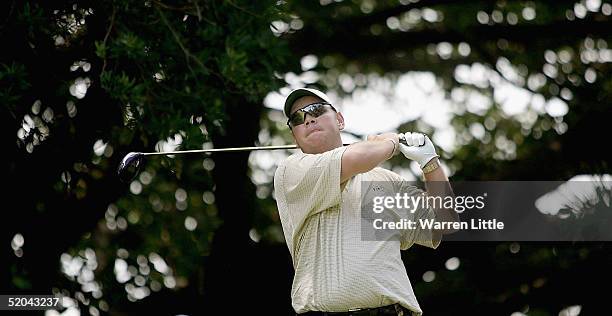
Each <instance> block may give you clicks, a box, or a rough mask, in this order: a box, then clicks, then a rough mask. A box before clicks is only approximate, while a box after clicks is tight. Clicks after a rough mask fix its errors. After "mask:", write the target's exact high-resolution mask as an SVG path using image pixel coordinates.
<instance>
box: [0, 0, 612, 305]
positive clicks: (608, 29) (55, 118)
mask: <svg viewBox="0 0 612 316" xmlns="http://www.w3.org/2000/svg"><path fill="white" fill-rule="evenodd" d="M0 6H1V10H0V14H1V16H0V36H1V42H2V43H3V45H2V49H0V56H1V60H0V102H1V103H2V106H1V107H0V111H1V114H0V119H1V120H2V121H1V122H0V128H1V129H2V132H1V133H0V135H1V137H2V145H3V146H2V148H3V149H2V153H3V155H2V157H3V158H4V159H5V161H6V163H4V164H3V165H4V168H3V169H2V170H3V177H2V178H3V179H4V181H5V185H4V186H3V189H2V196H3V203H2V204H3V205H2V214H3V217H2V219H1V220H0V245H1V247H0V251H1V253H2V255H1V258H0V292H1V293H6V294H49V293H58V292H62V293H64V294H65V295H67V296H70V297H73V298H74V299H75V302H78V307H79V309H80V311H81V313H82V314H83V315H85V314H92V315H96V314H98V313H102V314H110V315H129V314H138V315H144V314H154V315H176V314H181V313H184V314H200V315H201V314H220V313H224V314H246V313H255V314H270V315H286V314H290V313H291V312H292V308H291V304H290V287H291V280H292V275H293V270H292V265H291V258H290V257H289V253H288V250H287V247H286V245H285V244H284V241H283V239H282V232H281V230H280V223H279V219H278V214H277V210H276V205H275V201H274V200H273V197H272V175H273V173H274V166H275V165H276V162H275V163H273V165H269V164H268V165H267V167H266V168H263V167H262V165H261V164H258V163H257V162H256V161H252V160H253V159H252V160H251V161H250V160H249V153H241V154H236V153H232V154H216V155H212V156H211V157H208V158H206V157H202V156H197V155H196V156H180V157H178V156H177V157H176V158H159V159H150V160H149V161H148V162H147V164H146V167H145V170H144V171H145V172H143V173H142V174H141V177H140V178H137V180H136V181H135V182H133V183H130V184H123V183H121V182H119V180H118V179H117V177H116V176H115V170H116V166H117V165H118V163H119V161H120V160H121V158H122V157H123V156H124V155H125V154H126V153H128V152H130V151H153V150H156V144H158V141H160V140H168V138H169V137H170V138H172V139H174V140H177V139H178V138H177V137H176V135H180V136H179V138H180V140H181V147H180V148H184V149H198V148H202V146H203V144H205V145H204V146H211V145H212V144H214V147H216V148H222V147H235V146H252V145H254V144H257V145H270V144H284V143H290V142H291V141H292V140H291V136H290V134H289V132H288V130H287V129H286V128H285V126H284V121H283V118H282V114H281V113H280V112H279V111H277V110H273V109H270V108H268V107H265V106H264V98H265V97H266V95H268V93H270V92H272V91H278V90H279V89H281V88H282V87H285V86H286V85H287V83H286V80H287V79H288V78H289V77H288V76H286V75H285V74H287V73H292V74H294V75H296V74H301V73H302V72H303V71H305V70H304V69H303V68H301V67H300V61H301V58H302V57H303V56H306V55H314V56H316V57H317V59H318V61H319V62H318V63H317V64H316V66H315V67H314V68H313V69H310V70H311V71H315V72H316V73H317V74H319V77H318V78H319V79H318V80H315V81H314V82H306V83H308V84H311V85H314V86H316V87H319V88H321V89H323V90H325V91H333V92H334V93H336V94H338V95H339V96H344V95H350V94H351V93H353V92H354V91H356V89H363V88H367V87H368V85H369V84H370V82H369V80H368V79H367V78H370V77H369V75H371V74H376V75H378V76H379V77H384V78H387V79H389V80H390V82H396V80H397V79H398V78H399V76H400V75H402V74H405V73H411V72H416V71H421V72H430V73H433V74H434V75H435V77H436V80H437V81H436V82H437V83H438V84H439V85H440V86H441V87H442V88H443V89H444V91H445V93H446V95H447V98H448V99H453V97H452V95H453V91H455V92H456V91H458V90H455V89H463V90H462V91H465V92H466V93H467V92H470V93H471V92H474V93H479V94H480V95H482V96H484V97H485V98H487V99H489V100H491V106H490V107H488V109H486V110H485V111H483V112H478V113H474V112H472V111H469V109H468V110H466V107H467V105H466V102H465V101H462V100H455V99H453V100H454V101H453V102H454V109H455V110H454V112H455V113H454V116H453V118H452V121H451V124H452V127H453V129H454V130H455V131H456V134H457V139H458V142H459V144H460V145H459V146H457V149H456V150H453V151H452V152H445V151H443V150H442V149H440V148H438V150H439V153H440V154H441V156H442V159H443V160H444V161H445V163H446V164H447V166H448V167H449V168H450V169H451V170H452V172H453V175H452V178H453V179H454V180H560V181H566V180H568V179H570V178H572V177H573V176H576V175H580V174H606V173H609V172H610V168H611V167H610V162H611V161H612V160H611V159H610V158H611V157H610V152H611V151H610V150H608V148H607V147H609V145H610V140H609V138H610V136H609V135H610V132H609V131H608V127H609V120H610V118H611V117H612V115H611V114H612V111H611V107H610V104H611V103H610V101H611V95H610V92H611V90H612V79H610V78H611V77H610V62H611V61H612V57H611V52H610V49H609V48H608V47H609V45H610V39H611V35H612V34H611V33H612V23H611V22H610V13H611V10H612V7H611V5H610V3H609V2H607V1H603V2H600V1H581V2H575V1H510V0H505V1H502V0H500V1H470V2H465V3H464V2H455V1H444V0H431V1H425V0H422V1H400V2H398V1H373V0H364V1H359V0H355V1H341V2H332V1H325V0H321V1H299V2H298V1H295V2H293V1H292V2H289V3H285V2H283V1H280V2H274V1H238V0H236V1H225V2H219V1H199V0H189V1H173V2H168V1H161V0H150V1H139V2H134V1H128V0H113V1H16V0H8V1H3V2H2V4H1V5H0ZM272 22H274V23H272ZM271 23H272V25H273V27H272V26H271ZM449 47H450V50H449V49H448V48H449ZM468 47H469V49H466V48H468ZM504 63H509V64H510V65H512V67H513V68H514V70H515V73H516V74H518V75H517V76H516V77H514V78H512V77H510V78H506V77H507V73H505V71H504V70H503V67H502V65H503V64H504ZM461 65H468V66H472V67H473V66H474V65H478V66H479V67H480V66H482V67H485V68H486V69H488V70H490V72H489V75H490V76H493V74H497V77H498V78H501V80H507V81H508V82H510V83H513V84H514V85H516V86H518V87H520V88H522V89H525V90H526V91H528V92H529V93H532V94H534V95H540V96H541V97H543V98H544V99H545V100H547V101H548V100H552V99H555V98H558V99H559V100H561V99H562V100H563V102H565V103H566V104H567V106H568V111H567V113H566V114H565V115H561V116H556V117H553V116H551V114H554V113H549V112H550V111H548V112H547V111H536V110H534V108H535V107H533V106H530V107H529V108H527V109H525V113H523V114H525V116H529V115H531V118H532V119H530V120H527V121H526V120H525V117H523V116H521V115H507V114H505V113H504V111H503V110H502V107H501V105H500V104H499V102H497V101H496V100H495V98H494V88H493V86H492V85H491V84H484V85H478V84H474V83H468V82H463V81H460V80H458V79H457V78H456V76H455V71H456V69H457V67H459V66H461ZM346 75H348V76H349V77H351V78H358V77H360V76H361V78H366V80H361V81H359V80H356V81H355V82H357V84H356V85H354V86H352V87H351V86H350V85H349V86H346V85H343V84H342V81H343V80H345V79H343V78H345V76H346ZM364 76H365V77H364ZM490 79H491V80H493V79H492V77H491V78H490ZM534 102H535V101H534ZM474 124H476V125H480V126H483V125H484V126H485V127H486V130H485V136H484V137H482V138H477V137H474V136H473V135H472V134H471V133H470V127H471V126H476V125H474ZM398 130H399V131H410V130H419V131H422V132H424V133H428V134H435V132H436V130H435V128H434V127H432V126H429V125H428V124H427V123H426V122H424V121H423V120H422V119H420V118H419V119H416V120H414V121H409V122H405V123H404V124H402V125H401V126H400V128H399V129H398ZM354 136H360V135H354ZM502 136H503V138H504V139H506V140H507V141H508V142H511V143H512V144H514V145H504V143H503V142H501V143H500V142H498V141H497V140H498V139H500V138H502ZM508 142H506V144H507V143H508ZM284 154H287V153H284ZM272 158H273V159H280V158H282V155H281V157H280V158H279V157H278V156H272ZM211 159H212V160H211ZM275 161H276V160H275ZM213 164H214V166H213ZM408 164H409V163H408V162H407V161H404V160H403V159H401V158H399V157H398V158H395V160H393V161H392V165H393V166H394V167H403V168H408V170H410V169H409V165H408ZM194 221H195V222H197V226H196V227H195V228H194V227H193V223H194ZM187 227H190V228H193V230H189V229H187ZM255 240H257V242H256V241H255ZM611 257H612V254H611V252H610V244H609V243H602V242H589V243H586V242H580V243H572V242H562V243H536V242H520V243H516V242H510V241H509V242H500V243H466V242H463V243H455V242H453V243H443V244H442V245H441V246H440V247H439V248H438V249H437V250H429V249H425V248H422V247H414V248H411V249H410V250H409V251H406V252H404V253H403V258H404V262H405V264H406V267H407V270H408V274H409V276H410V279H411V280H412V284H413V287H414V290H415V292H416V295H417V298H418V299H419V302H420V304H421V307H422V308H423V310H424V311H425V313H426V314H427V315H465V314H479V315H480V314H482V315H510V314H512V313H514V312H521V313H524V314H528V315H561V314H560V311H562V310H564V309H565V308H567V307H569V306H580V307H579V308H580V309H581V312H580V315H605V314H608V312H607V310H606V308H609V307H608V305H609V304H607V303H608V302H607V297H608V295H606V294H607V293H608V292H609V291H608V288H609V284H610V281H611V280H610V279H611V273H610V271H609V268H610V264H611V263H612V260H611V259H612V258H611ZM159 258H163V262H162V261H160V259H159ZM450 258H456V259H453V260H451V261H452V262H455V263H456V262H457V260H459V262H460V264H459V266H458V267H457V268H456V269H454V270H449V269H448V267H447V265H446V263H447V260H448V259H450ZM165 267H167V268H165ZM126 269H127V271H128V272H127V273H131V274H130V276H129V278H128V279H125V278H122V277H120V275H121V274H122V273H124V274H125V273H126ZM130 271H131V272H130ZM432 273H433V274H432ZM432 276H434V277H433V279H432ZM23 314H25V313H23ZM36 314H42V312H38V313H36ZM562 315H570V314H562Z"/></svg>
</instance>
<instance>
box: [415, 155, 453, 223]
mask: <svg viewBox="0 0 612 316" xmlns="http://www.w3.org/2000/svg"><path fill="white" fill-rule="evenodd" d="M437 160H438V158H434V159H432V161H430V162H429V163H439V162H438V161H437ZM423 176H424V177H425V187H426V188H427V194H428V195H429V196H435V197H438V196H439V197H441V198H442V200H444V197H446V196H451V197H454V194H453V189H452V187H451V185H450V182H449V181H448V177H447V176H446V174H445V173H444V170H443V169H442V168H441V167H438V168H437V169H435V170H433V171H431V172H428V173H426V174H424V175H423ZM434 212H435V213H436V220H437V221H439V222H458V221H459V215H458V214H457V212H456V211H455V210H454V209H453V208H442V207H440V208H434ZM456 231H457V230H442V231H441V233H442V234H451V233H454V232H456Z"/></svg>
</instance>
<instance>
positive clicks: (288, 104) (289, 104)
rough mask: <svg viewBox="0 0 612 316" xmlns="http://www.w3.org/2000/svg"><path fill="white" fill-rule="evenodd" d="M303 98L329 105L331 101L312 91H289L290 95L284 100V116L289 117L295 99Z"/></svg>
mask: <svg viewBox="0 0 612 316" xmlns="http://www.w3.org/2000/svg"><path fill="white" fill-rule="evenodd" d="M305 96H313V97H317V98H319V99H321V100H323V101H325V102H327V103H331V100H330V99H329V97H328V96H327V95H325V93H323V92H321V91H318V90H314V89H308V88H300V89H295V90H293V91H291V93H289V95H288V96H287V99H285V107H284V111H285V116H287V117H289V114H290V111H291V107H292V106H293V103H294V102H295V101H296V100H297V99H299V98H301V97H305Z"/></svg>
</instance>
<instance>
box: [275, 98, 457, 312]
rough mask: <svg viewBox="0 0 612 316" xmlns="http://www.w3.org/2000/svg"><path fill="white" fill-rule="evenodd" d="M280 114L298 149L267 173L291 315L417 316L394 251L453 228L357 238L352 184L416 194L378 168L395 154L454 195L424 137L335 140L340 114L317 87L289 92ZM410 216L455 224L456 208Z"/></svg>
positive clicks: (356, 192) (356, 190) (356, 189)
mask: <svg viewBox="0 0 612 316" xmlns="http://www.w3.org/2000/svg"><path fill="white" fill-rule="evenodd" d="M284 113H285V115H287V117H288V118H289V120H288V122H287V124H288V126H289V128H290V129H291V131H292V134H293V137H294V139H295V142H296V143H297V145H298V147H299V148H300V149H301V152H297V153H295V154H293V155H291V156H290V157H288V158H287V159H286V160H284V161H283V162H281V164H280V165H279V166H278V168H277V170H276V173H275V177H274V188H275V196H276V201H277V206H278V211H279V214H280V219H281V224H282V227H283V232H284V235H285V240H286V242H287V246H288V247H289V252H290V254H291V257H292V260H293V266H294V269H295V275H294V280H293V285H292V289H291V301H292V306H293V308H294V309H295V311H296V313H298V314H305V315H326V314H327V313H333V314H334V315H341V314H342V313H345V315H421V314H422V310H421V308H420V306H419V304H418V302H417V300H416V297H415V295H414V292H413V290H412V286H411V284H410V280H409V279H408V275H407V273H406V269H405V267H404V264H403V262H402V260H401V256H400V249H401V250H404V249H407V248H409V247H410V246H411V245H412V244H414V243H417V244H421V245H424V246H427V247H431V248H434V249H435V248H437V247H438V245H439V243H440V241H441V235H442V234H447V233H452V232H454V231H451V230H434V229H430V230H426V229H421V230H417V231H412V232H411V233H406V234H402V238H401V240H384V241H363V240H361V226H360V214H361V213H360V204H359V203H360V199H361V196H360V194H361V193H360V184H361V182H363V181H387V182H389V183H392V184H393V185H398V186H399V187H403V188H404V191H406V192H410V194H420V193H422V192H423V191H421V190H419V189H417V188H416V187H414V186H408V185H406V184H405V183H406V180H405V179H404V178H402V177H401V176H399V175H398V174H396V173H394V172H392V171H389V170H386V169H383V168H380V167H377V166H378V165H379V164H380V163H382V162H384V161H385V160H387V159H389V158H391V157H393V156H394V155H395V154H397V153H398V152H401V153H402V154H403V155H404V156H406V157H407V158H408V159H411V160H414V161H416V162H418V163H419V165H420V166H421V168H422V169H423V174H424V178H425V181H426V186H427V187H428V188H427V189H428V192H427V193H428V194H436V195H441V194H452V193H451V190H450V184H448V178H447V176H446V175H445V174H444V171H443V170H442V168H439V163H438V157H439V156H438V155H437V154H436V151H435V148H434V145H433V144H432V142H431V141H430V140H429V138H428V137H427V136H426V135H423V134H420V133H405V134H396V133H384V134H380V135H376V136H368V138H367V140H366V141H362V142H357V143H353V144H351V145H349V146H343V145H342V140H341V138H340V131H341V130H342V129H344V123H345V122H344V117H343V116H342V114H341V113H340V112H337V111H336V109H335V108H334V107H333V105H332V104H331V101H330V99H329V97H328V96H327V95H325V94H324V93H323V92H321V91H318V90H315V89H307V88H301V89H296V90H293V91H292V92H291V93H290V94H289V95H288V96H287V98H286V100H285V106H284ZM400 138H403V139H405V142H406V144H407V145H404V144H401V143H400V142H399V140H400ZM433 181H442V183H445V184H446V188H447V189H446V190H439V189H433V186H432V187H429V186H428V185H427V184H428V183H431V182H433ZM436 190H437V191H438V192H432V191H436ZM442 191H444V192H442ZM414 214H415V216H419V218H429V219H432V218H435V220H442V221H457V220H458V217H457V213H456V212H454V211H453V210H447V209H439V210H438V209H437V210H435V211H434V210H433V209H431V208H429V209H419V210H417V211H416V212H415V213H414ZM337 313H340V314H337Z"/></svg>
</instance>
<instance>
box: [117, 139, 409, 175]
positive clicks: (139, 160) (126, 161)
mask: <svg viewBox="0 0 612 316" xmlns="http://www.w3.org/2000/svg"><path fill="white" fill-rule="evenodd" d="M400 142H401V143H402V144H404V145H407V143H406V140H405V139H404V138H403V137H400ZM343 145H344V146H348V145H350V144H343ZM297 148H298V146H297V145H281V146H253V147H231V148H212V149H195V150H178V151H165V152H148V153H142V152H131V153H129V154H127V155H125V157H123V159H122V160H121V163H120V164H119V168H117V175H118V176H119V179H121V181H123V182H126V183H127V182H131V181H132V180H134V178H136V176H137V175H138V174H139V173H140V169H141V168H142V165H143V161H144V157H146V156H163V155H182V154H205V153H215V152H235V151H254V150H276V149H297Z"/></svg>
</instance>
